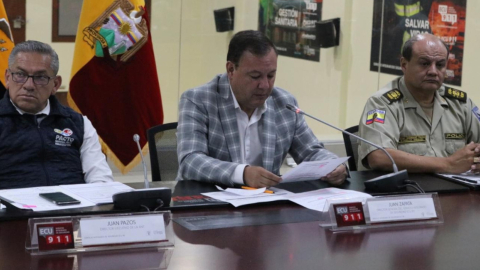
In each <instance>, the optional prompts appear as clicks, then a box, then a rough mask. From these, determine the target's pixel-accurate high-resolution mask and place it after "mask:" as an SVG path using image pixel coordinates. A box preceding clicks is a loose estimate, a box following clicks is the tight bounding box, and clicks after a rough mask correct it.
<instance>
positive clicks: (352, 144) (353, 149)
mask: <svg viewBox="0 0 480 270" xmlns="http://www.w3.org/2000/svg"><path fill="white" fill-rule="evenodd" d="M346 131H348V132H350V133H352V134H355V135H357V134H358V125H357V126H353V127H349V128H347V129H346ZM342 134H343V142H344V144H345V152H347V156H349V157H350V158H349V159H348V167H349V169H350V171H356V170H357V161H358V144H359V143H360V140H358V139H357V138H355V137H353V136H350V135H347V134H345V133H342Z"/></svg>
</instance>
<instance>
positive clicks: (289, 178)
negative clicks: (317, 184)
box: [282, 157, 349, 183]
mask: <svg viewBox="0 0 480 270" xmlns="http://www.w3.org/2000/svg"><path fill="white" fill-rule="evenodd" d="M348 158H349V157H343V158H334V159H325V160H318V161H304V162H302V163H300V165H298V166H297V167H295V168H293V169H291V170H290V171H288V172H287V173H286V174H284V175H282V183H288V182H297V181H308V180H318V179H320V178H322V177H324V176H326V175H327V174H329V173H330V172H332V171H333V170H335V168H337V167H338V166H339V165H340V164H342V163H344V162H345V161H347V160H348ZM340 173H341V172H340Z"/></svg>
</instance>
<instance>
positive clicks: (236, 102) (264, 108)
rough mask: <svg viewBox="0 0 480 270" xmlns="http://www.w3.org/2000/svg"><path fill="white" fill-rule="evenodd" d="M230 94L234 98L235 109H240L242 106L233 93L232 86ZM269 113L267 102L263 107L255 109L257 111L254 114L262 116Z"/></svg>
mask: <svg viewBox="0 0 480 270" xmlns="http://www.w3.org/2000/svg"><path fill="white" fill-rule="evenodd" d="M230 92H231V93H232V97H233V104H234V105H235V109H240V110H241V108H240V104H238V101H237V98H236V97H235V94H234V93H233V90H232V86H231V85H230ZM266 111H267V101H265V102H264V103H263V104H262V106H260V107H258V108H256V109H255V111H254V112H253V113H254V114H259V115H262V114H263V113H264V112H266Z"/></svg>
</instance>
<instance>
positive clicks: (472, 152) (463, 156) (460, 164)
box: [447, 142, 480, 174]
mask: <svg viewBox="0 0 480 270" xmlns="http://www.w3.org/2000/svg"><path fill="white" fill-rule="evenodd" d="M447 161H448V162H447V173H464V172H466V171H468V170H470V171H471V172H472V173H475V174H478V173H480V144H478V143H474V142H470V143H469V144H467V145H465V147H463V148H462V149H459V150H457V151H456V152H455V153H453V155H451V156H449V157H448V158H447Z"/></svg>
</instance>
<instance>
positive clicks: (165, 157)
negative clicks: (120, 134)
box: [147, 122, 178, 181]
mask: <svg viewBox="0 0 480 270" xmlns="http://www.w3.org/2000/svg"><path fill="white" fill-rule="evenodd" d="M177 125H178V123H177V122H174V123H168V124H163V125H159V126H155V127H152V128H150V129H148V130H147V138H148V149H149V150H150V164H151V167H152V181H161V180H162V179H163V180H164V181H168V180H175V178H176V177H177V171H178V158H177V135H176V134H175V133H176V132H177Z"/></svg>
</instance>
